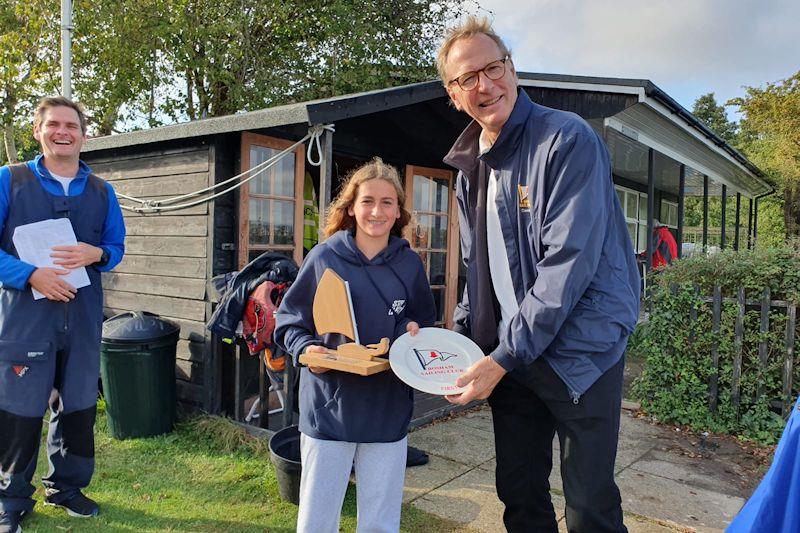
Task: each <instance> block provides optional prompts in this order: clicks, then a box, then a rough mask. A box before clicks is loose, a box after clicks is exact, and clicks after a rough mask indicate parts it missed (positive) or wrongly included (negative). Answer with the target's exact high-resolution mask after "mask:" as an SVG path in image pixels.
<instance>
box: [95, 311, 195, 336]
mask: <svg viewBox="0 0 800 533" xmlns="http://www.w3.org/2000/svg"><path fill="white" fill-rule="evenodd" d="M180 330H181V328H180V326H179V325H177V324H175V323H174V322H170V321H169V320H164V319H163V318H161V317H159V316H158V315H156V314H154V313H149V312H147V311H126V312H124V313H120V314H118V315H115V316H112V317H111V318H109V319H108V320H106V321H105V322H103V342H114V343H119V344H139V343H144V342H152V341H155V340H158V339H162V338H164V337H169V336H170V335H176V334H178V332H180Z"/></svg>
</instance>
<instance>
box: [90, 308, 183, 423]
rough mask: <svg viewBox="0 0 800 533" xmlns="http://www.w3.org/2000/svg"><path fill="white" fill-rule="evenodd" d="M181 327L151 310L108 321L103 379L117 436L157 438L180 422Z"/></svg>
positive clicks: (103, 345)
mask: <svg viewBox="0 0 800 533" xmlns="http://www.w3.org/2000/svg"><path fill="white" fill-rule="evenodd" d="M179 333H180V326H178V325H177V324H175V323H174V322H170V321H169V320H164V319H162V318H160V317H159V316H158V315H155V314H153V313H148V312H146V311H130V312H126V313H121V314H119V315H116V316H114V317H111V318H109V319H108V320H106V321H105V322H104V323H103V338H102V343H101V345H100V377H101V379H102V381H103V393H104V394H105V399H106V414H107V418H108V429H109V432H110V433H111V436H112V437H114V438H116V439H128V438H136V437H153V436H155V435H163V434H164V433H169V432H170V431H172V428H173V426H174V425H175V350H176V347H177V345H178V336H179Z"/></svg>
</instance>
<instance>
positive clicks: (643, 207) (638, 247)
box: [614, 185, 647, 253]
mask: <svg viewBox="0 0 800 533" xmlns="http://www.w3.org/2000/svg"><path fill="white" fill-rule="evenodd" d="M614 188H615V189H616V190H617V196H618V197H619V203H620V205H621V206H622V212H623V213H624V214H625V222H626V224H627V225H628V234H629V235H630V237H631V242H632V243H633V249H634V250H635V251H636V253H641V252H644V251H645V249H646V248H647V194H646V193H643V192H638V191H634V190H632V189H626V188H625V187H620V186H619V185H615V186H614Z"/></svg>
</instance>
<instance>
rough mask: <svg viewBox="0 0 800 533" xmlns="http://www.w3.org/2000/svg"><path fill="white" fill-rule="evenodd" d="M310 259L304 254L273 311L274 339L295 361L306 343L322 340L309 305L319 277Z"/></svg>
mask: <svg viewBox="0 0 800 533" xmlns="http://www.w3.org/2000/svg"><path fill="white" fill-rule="evenodd" d="M312 253H313V250H312ZM310 259H311V256H309V257H306V260H305V261H304V262H303V266H302V267H301V268H300V272H298V274H297V279H295V281H294V283H292V286H291V287H289V290H288V291H286V294H285V295H284V296H283V300H282V301H281V305H280V306H279V307H278V312H277V313H276V315H275V342H276V343H277V344H278V345H279V346H280V347H281V348H283V349H284V350H285V351H286V353H288V354H291V355H292V357H293V358H294V360H295V364H297V363H298V358H299V357H300V354H302V353H303V352H304V351H305V349H306V347H308V346H309V345H311V344H319V345H322V344H323V343H322V340H321V339H320V337H319V336H317V335H316V330H315V328H314V315H313V314H312V305H313V303H314V294H315V293H316V292H317V282H318V281H319V280H318V279H317V273H316V270H317V269H316V268H315V265H314V263H315V262H314V261H313V260H310Z"/></svg>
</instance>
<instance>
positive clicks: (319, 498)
mask: <svg viewBox="0 0 800 533" xmlns="http://www.w3.org/2000/svg"><path fill="white" fill-rule="evenodd" d="M406 453H407V437H403V438H402V439H401V440H399V441H397V442H370V443H356V442H341V441H334V440H320V439H314V438H311V437H308V436H306V435H303V434H301V435H300V456H301V463H302V465H303V469H302V474H301V477H300V509H299V511H298V513H297V531H298V532H299V533H337V532H338V531H339V518H340V516H341V513H342V503H343V502H344V495H345V492H346V491H347V483H348V480H349V479H350V471H351V469H352V467H353V464H355V470H356V504H357V508H358V529H357V532H358V533H390V532H396V531H399V529H400V507H401V505H402V503H403V482H404V480H405V469H406Z"/></svg>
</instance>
